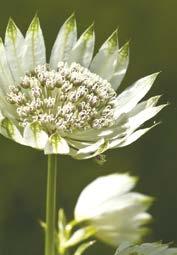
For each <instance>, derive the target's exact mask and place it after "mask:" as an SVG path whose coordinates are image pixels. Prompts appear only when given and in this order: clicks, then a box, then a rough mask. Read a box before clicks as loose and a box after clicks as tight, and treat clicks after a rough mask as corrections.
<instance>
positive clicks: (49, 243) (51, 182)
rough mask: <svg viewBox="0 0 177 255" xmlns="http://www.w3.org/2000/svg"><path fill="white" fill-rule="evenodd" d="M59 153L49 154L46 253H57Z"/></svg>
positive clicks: (52, 254) (53, 254) (47, 254)
mask: <svg viewBox="0 0 177 255" xmlns="http://www.w3.org/2000/svg"><path fill="white" fill-rule="evenodd" d="M56 177H57V155H48V176H47V201H46V236H45V255H55V220H56V182H57V178H56Z"/></svg>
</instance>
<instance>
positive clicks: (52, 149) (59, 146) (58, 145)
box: [44, 134, 70, 154]
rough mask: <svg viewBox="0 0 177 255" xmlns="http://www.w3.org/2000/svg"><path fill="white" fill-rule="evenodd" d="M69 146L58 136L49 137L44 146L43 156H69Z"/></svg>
mask: <svg viewBox="0 0 177 255" xmlns="http://www.w3.org/2000/svg"><path fill="white" fill-rule="evenodd" d="M69 150H70V148H69V145H68V143H67V141H66V140H65V139H64V138H63V137H61V136H60V135H58V134H53V135H51V136H50V137H49V139H48V142H47V144H46V146H45V150H44V153H45V154H69Z"/></svg>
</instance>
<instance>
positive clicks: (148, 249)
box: [115, 243, 177, 255]
mask: <svg viewBox="0 0 177 255" xmlns="http://www.w3.org/2000/svg"><path fill="white" fill-rule="evenodd" d="M152 254H154V255H176V254H177V248H169V245H168V244H161V243H144V244H140V245H130V244H122V245H120V247H119V248H118V249H117V251H116V253H115V255H152Z"/></svg>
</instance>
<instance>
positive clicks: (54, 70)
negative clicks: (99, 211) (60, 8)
mask: <svg viewBox="0 0 177 255" xmlns="http://www.w3.org/2000/svg"><path fill="white" fill-rule="evenodd" d="M94 42H95V35H94V30H93V25H91V26H90V27H89V28H88V29H87V30H86V31H85V32H84V33H83V34H82V35H81V37H80V38H79V39H78V40H77V29H76V21H75V18H74V15H72V16H71V17H70V18H69V19H68V20H67V21H66V22H65V23H64V24H63V26H62V27H61V28H60V30H59V33H58V36H57V39H56V41H55V43H54V46H53V48H52V52H51V56H50V60H49V61H47V60H46V52H45V43H44V38H43V34H42V30H41V28H40V23H39V19H38V17H37V16H36V17H35V18H34V19H33V21H32V23H31V24H30V26H29V29H28V30H27V33H26V36H25V37H24V36H23V35H22V33H21V32H20V30H19V29H18V28H17V26H16V25H15V23H14V22H13V21H12V19H10V20H9V23H8V26H7V30H6V35H5V42H4V44H3V42H2V40H1V41H0V99H1V103H0V111H1V117H0V124H1V125H0V133H1V134H2V135H4V136H6V137H8V138H10V139H13V140H15V141H16V142H18V143H21V144H24V145H28V146H31V147H34V148H37V149H41V150H44V152H45V153H46V154H53V153H54V154H56V153H59V154H69V155H71V156H73V157H74V158H77V159H85V158H90V157H94V156H97V155H99V154H100V153H102V152H104V151H105V150H107V149H111V148H117V147H121V146H126V145H128V144H130V143H132V142H133V141H135V140H137V139H138V138H139V137H140V136H141V135H143V134H144V133H145V132H147V131H148V130H149V128H145V129H139V130H137V129H138V128H139V126H140V125H141V124H143V123H144V122H145V121H147V120H148V119H150V118H152V117H153V116H155V115H156V114H157V113H158V112H159V111H160V110H161V109H162V108H163V107H164V105H160V106H155V105H156V103H157V101H158V99H159V96H157V97H153V98H150V99H149V100H147V101H144V102H142V103H139V101H140V100H141V99H142V98H143V97H144V96H145V94H146V93H147V92H148V91H149V89H150V88H151V86H152V84H153V82H154V80H155V78H156V76H157V74H153V75H150V76H147V77H145V78H143V79H140V80H139V81H137V82H136V83H135V84H134V85H133V86H131V87H129V88H128V89H126V90H125V91H124V92H122V93H121V94H120V95H117V93H116V90H117V88H118V87H119V85H120V83H121V81H122V79H123V77H124V75H125V73H126V70H127V66H128V61H129V60H128V59H129V53H128V52H129V49H128V48H129V46H128V43H127V44H125V45H124V46H123V47H122V48H120V49H119V47H118V40H117V32H114V33H113V34H112V35H111V36H110V37H109V38H108V40H107V41H106V42H105V43H104V44H103V45H102V47H101V48H100V50H99V51H98V53H97V54H96V55H95V57H93V51H94Z"/></svg>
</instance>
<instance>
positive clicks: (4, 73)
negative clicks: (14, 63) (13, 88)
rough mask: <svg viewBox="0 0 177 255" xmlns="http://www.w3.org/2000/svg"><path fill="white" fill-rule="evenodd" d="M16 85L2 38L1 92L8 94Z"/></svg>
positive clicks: (0, 48)
mask: <svg viewBox="0 0 177 255" xmlns="http://www.w3.org/2000/svg"><path fill="white" fill-rule="evenodd" d="M10 85H14V80H13V78H12V75H11V72H10V69H9V65H8V62H7V58H6V51H5V48H4V45H3V42H2V39H1V38H0V90H1V91H2V92H3V93H4V95H5V94H6V92H7V91H9V86H10Z"/></svg>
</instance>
